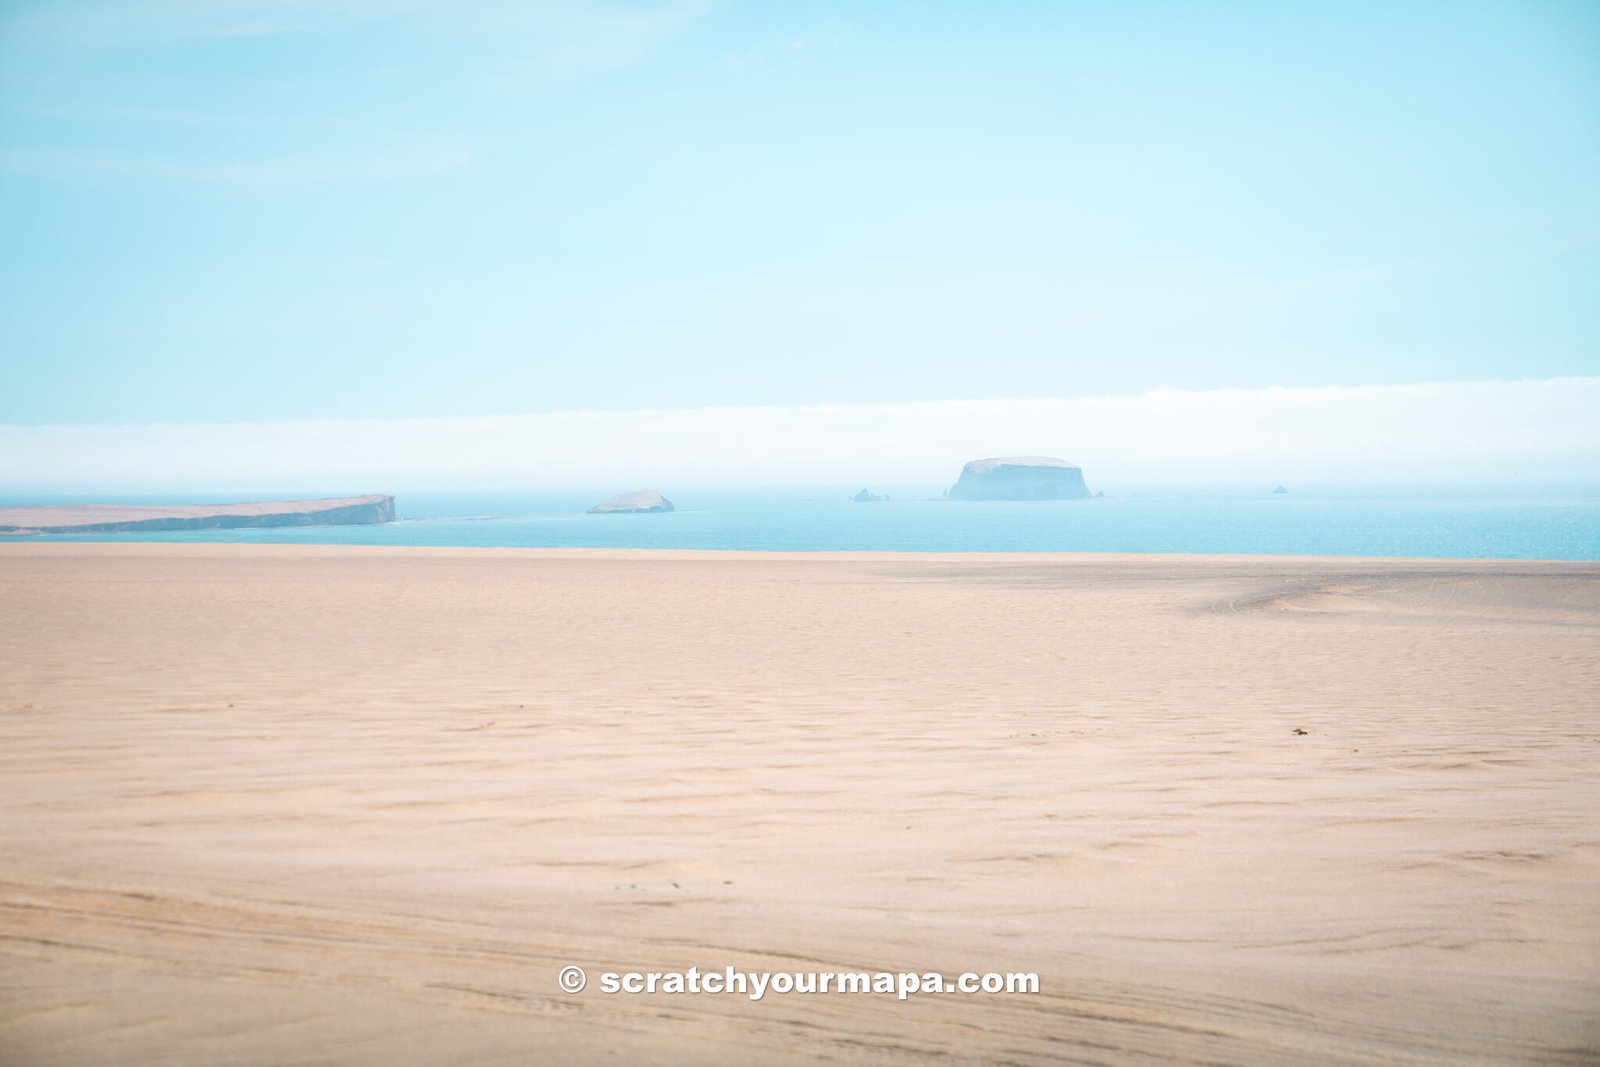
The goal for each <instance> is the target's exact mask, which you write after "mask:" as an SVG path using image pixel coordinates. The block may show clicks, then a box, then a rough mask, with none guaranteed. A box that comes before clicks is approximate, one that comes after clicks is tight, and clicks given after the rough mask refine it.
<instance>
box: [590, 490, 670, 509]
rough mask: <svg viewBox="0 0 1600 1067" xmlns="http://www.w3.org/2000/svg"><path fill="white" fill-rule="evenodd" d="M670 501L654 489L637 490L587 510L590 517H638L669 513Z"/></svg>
mask: <svg viewBox="0 0 1600 1067" xmlns="http://www.w3.org/2000/svg"><path fill="white" fill-rule="evenodd" d="M671 510H672V501H670V500H668V499H667V498H666V497H664V496H662V495H661V494H660V493H658V492H656V491H655V490H654V489H637V490H635V491H634V492H631V493H622V494H620V495H618V496H614V497H612V498H611V499H610V500H607V501H604V502H602V503H599V504H596V505H595V506H594V507H592V508H590V509H589V514H591V515H639V514H649V513H651V512H660V511H671Z"/></svg>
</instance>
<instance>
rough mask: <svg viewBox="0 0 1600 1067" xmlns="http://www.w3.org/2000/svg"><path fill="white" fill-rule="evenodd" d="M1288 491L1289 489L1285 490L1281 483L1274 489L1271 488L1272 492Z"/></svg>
mask: <svg viewBox="0 0 1600 1067" xmlns="http://www.w3.org/2000/svg"><path fill="white" fill-rule="evenodd" d="M1288 491H1289V490H1287V489H1285V488H1284V487H1283V486H1281V485H1280V486H1278V488H1276V489H1274V490H1273V492H1274V493H1287V492H1288Z"/></svg>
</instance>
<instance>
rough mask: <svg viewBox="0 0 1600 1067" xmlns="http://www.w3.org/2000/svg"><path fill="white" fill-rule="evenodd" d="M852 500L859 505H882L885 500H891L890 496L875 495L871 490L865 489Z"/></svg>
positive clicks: (884, 494)
mask: <svg viewBox="0 0 1600 1067" xmlns="http://www.w3.org/2000/svg"><path fill="white" fill-rule="evenodd" d="M850 499H851V500H853V501H855V502H856V503H857V504H881V503H883V502H884V501H885V500H888V499H889V494H888V493H874V492H873V491H872V490H870V489H863V490H861V492H859V493H857V494H856V495H855V496H853V497H851V498H850Z"/></svg>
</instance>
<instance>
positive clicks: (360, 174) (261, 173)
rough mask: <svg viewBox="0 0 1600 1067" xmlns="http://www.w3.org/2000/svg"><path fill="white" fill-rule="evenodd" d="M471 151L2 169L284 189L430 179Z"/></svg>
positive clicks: (26, 158) (36, 154) (75, 162)
mask: <svg viewBox="0 0 1600 1067" xmlns="http://www.w3.org/2000/svg"><path fill="white" fill-rule="evenodd" d="M472 155H473V149H472V148H471V147H470V146H468V145H465V144H437V145H423V146H418V147H411V148H401V149H390V150H383V151H374V152H368V153H366V154H362V155H342V156H335V157H324V158H302V159H236V160H225V161H211V162H199V163H191V162H179V161H172V160H164V159H158V158H152V157H145V156H130V155H113V154H106V153H100V152H57V151H25V150H19V151H0V171H11V172H13V173H21V174H33V175H37V176H41V177H47V178H80V179H82V178H97V177H113V178H149V179H159V180H171V181H184V182H204V183H223V184H228V185H243V186H261V187H269V188H280V187H283V186H295V185H323V184H334V183H346V182H370V181H389V180H395V179H400V178H423V177H431V176H433V175H436V174H443V173H445V172H446V171H450V170H454V169H456V168H457V167H460V166H462V165H463V164H465V163H467V162H468V161H469V160H470V159H471V158H472Z"/></svg>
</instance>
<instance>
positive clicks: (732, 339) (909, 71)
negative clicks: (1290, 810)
mask: <svg viewBox="0 0 1600 1067" xmlns="http://www.w3.org/2000/svg"><path fill="white" fill-rule="evenodd" d="M1596 174H1600V4H1595V3H1592V2H1588V0H1570V2H1562V0H1505V2H1497V3H1475V2H1470V0H1465V2H1463V0H1452V2H1448V3H1444V2H1441V3H1433V2H1423V0H1419V2H1412V3H1393V2H1383V3H1361V2H1343V3H1332V2H1330V3H1304V4H1281V3H1241V2H1227V0H1219V2H1217V3H1211V4H1189V3H1161V2H1144V0H1129V2H1126V3H1114V4H1113V3H1072V2H1065V0H1064V2H1052V3H1023V2H1013V3H995V4H956V3H925V2H919V3H894V2H883V3H872V4H860V3H855V4H845V3H828V2H813V3H788V4H784V3H755V2H749V0H746V2H737V0H723V2H715V0H703V2H702V0H689V2H677V0H670V2H665V3H651V2H641V3H615V4H597V3H590V2H587V0H566V2H547V3H545V2H537V0H535V2H510V0H461V2H430V0H382V2H378V0H49V2H45V0H6V2H5V3H4V4H0V235H3V238H0V239H3V242H4V247H5V254H4V255H3V256H0V426H4V427H11V428H13V429H15V430H16V431H17V432H18V433H20V432H21V431H22V430H29V428H32V430H30V432H33V431H36V430H38V428H40V427H50V426H65V427H96V426H102V427H103V426H130V425H138V426H147V427H151V426H154V427H163V426H165V427H181V426H184V425H190V426H200V425H203V426H211V427H218V426H232V425H238V426H244V427H248V426H271V425H277V424H287V423H294V424H296V425H305V424H308V423H311V422H315V421H318V420H323V421H326V420H336V421H339V420H342V421H344V422H352V423H359V424H361V425H366V426H369V427H370V426H372V425H374V424H375V423H378V422H384V421H391V422H393V421H399V422H405V421H406V420H411V421H410V422H408V423H407V425H415V424H416V420H430V419H433V420H439V419H444V420H450V419H473V418H476V419H480V420H481V419H505V418H520V417H532V416H548V415H552V414H557V413H572V412H588V413H596V412H600V413H604V412H610V413H612V416H611V418H612V423H613V424H614V425H619V426H620V425H626V424H628V423H629V422H630V420H631V421H632V422H637V421H638V419H639V416H638V414H637V413H639V412H680V413H686V414H684V415H682V416H681V417H682V418H683V419H686V420H687V422H686V423H685V425H692V424H694V421H695V419H696V417H697V416H696V415H694V413H695V412H704V411H706V410H714V411H719V412H727V411H730V410H738V411H743V412H745V413H746V415H749V413H752V412H759V411H762V410H771V409H774V408H780V409H783V410H796V411H799V410H814V409H816V408H817V407H818V406H827V405H844V406H846V407H848V408H850V409H851V410H860V411H867V412H878V413H879V414H881V413H882V412H883V411H885V410H897V411H898V410H901V409H902V407H903V406H905V405H925V406H926V405H931V406H927V407H924V408H921V409H919V410H924V411H943V412H945V413H946V415H947V416H948V417H950V418H952V419H954V418H958V417H961V416H960V413H961V412H964V411H967V410H968V409H966V408H962V407H961V406H960V405H961V404H964V403H972V402H980V401H981V402H994V403H1001V402H1014V403H1013V406H1012V407H1011V408H1009V409H1004V408H1001V409H995V410H1009V411H1011V412H1012V414H1013V415H1015V416H1016V419H1018V420H1020V419H1023V418H1024V416H1027V417H1031V416H1028V415H1027V413H1028V412H1032V411H1036V410H1037V406H1036V405H1035V407H1032V408H1030V407H1028V404H1032V403H1035V402H1039V401H1052V402H1068V401H1071V402H1075V403H1076V402H1085V403H1087V402H1089V401H1092V400H1095V398H1099V400H1098V402H1100V403H1103V404H1112V405H1113V406H1114V405H1115V404H1116V403H1119V402H1122V403H1125V404H1128V405H1132V406H1129V407H1128V408H1127V410H1128V411H1130V412H1138V411H1148V410H1149V409H1148V407H1147V406H1145V407H1141V406H1139V403H1140V398H1147V397H1149V396H1151V395H1172V394H1171V393H1167V394H1163V393H1161V392H1160V391H1162V390H1166V391H1175V392H1176V393H1177V394H1182V395H1191V394H1192V395H1195V396H1203V397H1213V398H1214V397H1216V396H1218V395H1223V394H1227V391H1229V390H1233V391H1243V393H1240V394H1237V395H1248V396H1252V397H1255V398H1257V400H1258V401H1259V402H1260V403H1261V404H1262V405H1266V406H1264V407H1262V408H1260V409H1259V410H1258V411H1256V412H1255V414H1254V415H1252V416H1250V418H1247V419H1245V420H1244V421H1245V422H1249V421H1250V419H1252V418H1253V419H1255V420H1256V421H1257V422H1265V423H1270V422H1272V420H1273V419H1277V418H1279V417H1280V415H1281V412H1282V411H1284V410H1289V409H1287V408H1284V406H1283V405H1284V396H1285V394H1284V393H1283V392H1282V390H1284V389H1290V390H1294V389H1318V388H1319V389H1332V390H1333V391H1332V392H1329V393H1327V394H1326V396H1327V397H1328V398H1330V399H1337V398H1339V397H1342V396H1346V394H1344V393H1341V392H1339V390H1341V389H1350V388H1367V389H1371V388H1383V387H1409V386H1412V385H1414V384H1416V383H1433V384H1450V383H1493V382H1501V383H1519V382H1530V381H1532V382H1539V381H1544V382H1546V383H1547V384H1546V386H1545V387H1544V388H1542V389H1541V390H1535V392H1537V393H1538V395H1539V396H1541V397H1544V398H1546V399H1547V400H1549V402H1550V403H1551V404H1553V405H1554V409H1552V410H1551V411H1546V410H1545V409H1539V410H1538V411H1536V412H1534V413H1532V414H1531V415H1530V416H1529V417H1530V418H1532V419H1533V423H1534V425H1533V426H1532V427H1530V429H1529V432H1537V430H1538V427H1539V424H1540V423H1541V422H1549V423H1551V425H1564V424H1562V423H1560V419H1561V418H1563V417H1564V416H1563V415H1562V412H1566V411H1567V410H1568V409H1569V408H1570V407H1571V403H1572V402H1587V403H1589V404H1591V405H1593V402H1594V401H1593V396H1592V392H1590V391H1587V390H1585V389H1577V390H1576V391H1575V392H1572V391H1571V387H1569V386H1562V385H1560V384H1559V383H1560V382H1562V381H1570V380H1574V379H1588V378H1592V377H1593V376H1595V375H1597V374H1600V312H1597V310H1596V309H1597V307H1600V300H1597V294H1600V181H1596V180H1595V175H1596ZM1552 383H1554V384H1552ZM1482 388H1491V387H1490V386H1483V387H1482ZM1505 388H1510V389H1515V388H1516V387H1515V386H1505ZM1564 390H1565V391H1564ZM1480 392H1481V390H1480ZM1228 395H1234V394H1228ZM1360 395H1363V396H1368V397H1369V398H1370V397H1372V396H1376V395H1377V394H1360ZM1388 395H1390V396H1391V397H1411V398H1412V399H1413V401H1414V402H1415V403H1418V404H1422V403H1424V402H1425V398H1426V397H1428V396H1431V395H1433V394H1429V393H1427V392H1426V390H1424V391H1422V392H1420V393H1419V392H1416V391H1412V392H1409V393H1408V392H1406V391H1405V389H1403V388H1402V389H1400V390H1399V391H1398V392H1393V393H1391V394H1388ZM1451 395H1454V394H1451ZM1460 395H1461V396H1465V395H1466V394H1460ZM1472 395H1474V396H1478V395H1480V394H1479V393H1474V394H1472ZM1117 398H1121V400H1120V401H1119V400H1118V399H1117ZM1574 398H1576V399H1574ZM1506 399H1507V401H1508V402H1512V401H1514V402H1515V403H1517V404H1521V403H1522V402H1523V400H1525V399H1526V397H1524V396H1522V394H1516V395H1515V396H1513V395H1512V394H1509V393H1508V394H1507V395H1506ZM1374 402H1376V401H1374ZM1463 402H1464V401H1463ZM1474 402H1475V403H1476V401H1474ZM1206 403H1210V401H1206ZM939 405H944V406H943V407H940V406H939ZM951 405H954V406H951ZM886 406H887V407H886ZM1291 407H1292V405H1291ZM1269 409H1270V411H1269ZM1075 410H1076V409H1075ZM1517 410H1519V411H1520V410H1524V409H1522V408H1520V407H1519V408H1517ZM1274 412H1276V413H1277V414H1273V413H1274ZM1413 414H1418V415H1420V414H1421V409H1418V411H1417V412H1414V413H1413ZM1582 415H1583V417H1588V416H1589V415H1594V416H1596V417H1597V418H1596V423H1597V424H1600V408H1595V407H1593V406H1591V407H1590V408H1588V409H1585V410H1584V411H1583V412H1582ZM717 417H718V418H723V417H724V416H717ZM740 417H745V416H740ZM1151 417H1152V418H1154V416H1151ZM1445 422H1446V423H1448V424H1449V425H1456V426H1461V425H1465V424H1464V423H1462V422H1461V421H1460V420H1459V419H1458V420H1456V421H1455V422H1450V420H1449V419H1448V418H1447V419H1446V420H1445ZM1006 423H1007V420H1006V419H1001V425H1005V424H1006ZM1016 424H1017V425H1019V426H1020V425H1023V423H1022V422H1017V423H1016ZM463 425H464V424H463ZM477 425H479V426H480V427H488V426H491V425H494V424H492V423H489V422H480V423H479V424H477ZM718 425H721V424H720V423H719V424H718ZM1152 425H1154V424H1152ZM1222 429H1224V428H1221V427H1213V431H1212V432H1213V433H1217V432H1222ZM163 432H164V431H163ZM219 432H220V431H219ZM241 432H243V431H241ZM908 432H910V431H909V430H908ZM963 432H964V431H963ZM1229 432H1232V431H1229ZM1564 432H1565V431H1556V430H1552V431H1551V433H1550V435H1548V439H1547V440H1546V441H1545V442H1544V443H1543V444H1541V445H1539V446H1538V449H1542V450H1543V451H1538V449H1536V450H1535V451H1536V452H1537V454H1539V455H1554V456H1557V457H1558V458H1559V457H1563V456H1564V457H1566V458H1567V459H1568V460H1575V459H1576V458H1577V457H1578V453H1575V452H1573V451H1572V450H1571V446H1570V442H1569V443H1568V444H1564V445H1560V447H1559V448H1558V447H1557V442H1558V441H1565V440H1566V438H1563V437H1561V436H1560V434H1561V433H1564ZM152 433H154V431H152ZM90 436H91V437H92V436H93V434H91V435H90ZM159 436H160V435H159V433H155V434H154V436H152V434H150V433H147V434H146V438H148V439H151V440H153V439H155V437H159ZM1012 436H1014V437H1017V438H1023V439H1027V440H1029V441H1032V440H1033V437H1034V436H1035V435H1034V434H1033V433H1032V432H1031V430H1029V431H1027V432H1018V433H1016V434H1014V435H1012ZM1062 436H1063V438H1064V439H1063V440H1062V441H1061V442H1060V443H1059V444H1057V445H1056V446H1055V447H1054V448H1051V449H1049V450H1048V451H1050V452H1054V453H1059V452H1062V451H1080V452H1081V451H1084V450H1088V451H1090V452H1093V451H1095V450H1096V449H1097V448H1098V445H1097V444H1096V442H1095V441H1093V440H1090V439H1088V438H1087V437H1086V436H1085V434H1083V433H1080V432H1076V431H1075V432H1073V433H1071V434H1064V435H1062ZM1156 436H1159V435H1156ZM1302 436H1303V435H1302ZM1347 436H1348V433H1346V434H1340V433H1338V432H1335V431H1332V430H1330V436H1328V437H1327V438H1326V439H1324V440H1322V441H1321V443H1320V445H1316V444H1313V443H1311V442H1309V441H1307V442H1304V447H1305V448H1307V449H1311V450H1313V451H1315V449H1316V448H1319V447H1320V448H1321V449H1322V450H1323V454H1325V455H1328V456H1331V455H1334V454H1335V453H1336V450H1337V449H1338V448H1340V447H1341V446H1342V442H1343V438H1344V437H1347ZM1469 437H1470V434H1468V435H1467V436H1464V437H1463V438H1462V439H1461V440H1459V441H1456V442H1455V443H1454V447H1455V452H1452V453H1451V454H1452V455H1457V454H1459V455H1468V454H1471V449H1472V448H1473V447H1474V445H1473V444H1472V441H1471V440H1469V439H1468V438H1469ZM0 439H3V440H7V441H11V442H13V446H14V447H16V448H21V447H22V445H21V444H17V442H24V441H27V442H36V441H38V440H43V439H44V438H41V437H39V435H38V433H36V432H35V433H34V436H32V437H27V436H26V435H24V436H23V437H18V436H16V433H12V434H11V435H10V436H5V435H0ZM233 439H234V438H232V437H223V438H218V439H217V440H233ZM1246 440H1251V441H1257V442H1258V443H1259V442H1260V438H1259V435H1257V436H1256V437H1250V436H1249V435H1242V436H1238V437H1237V439H1236V440H1235V441H1234V442H1233V443H1234V444H1237V445H1239V447H1240V448H1241V449H1242V448H1243V447H1244V442H1246ZM1010 443H1011V442H1009V441H1008V442H1004V444H1006V445H1008V446H1009V445H1010ZM1039 443H1041V444H1049V443H1050V442H1048V441H1047V442H1039ZM1001 444H1002V443H1001V442H996V446H995V447H993V448H982V449H979V450H978V451H979V452H982V453H996V452H1004V451H1008V450H1010V449H1009V447H1000V445H1001ZM1269 446H1270V442H1269ZM32 447H33V446H32V445H29V446H28V448H32ZM1230 447H1231V446H1230ZM1174 448H1175V449H1177V448H1178V446H1177V445H1176V443H1174ZM1560 449H1566V451H1561V450H1560ZM1180 451H1181V450H1180ZM19 454H20V453H15V454H14V455H13V457H12V460H13V462H10V463H9V465H7V466H5V467H3V468H0V470H15V469H16V467H17V463H16V462H15V455H19ZM28 454H29V455H32V456H34V458H35V460H36V461H37V462H40V463H44V464H45V465H44V466H43V467H40V466H37V465H35V466H32V467H29V468H28V469H27V470H25V471H23V472H22V474H21V475H19V477H21V476H26V477H28V478H30V479H32V480H41V479H42V480H48V479H49V477H50V476H51V470H52V469H53V468H51V467H50V466H49V462H50V460H49V457H48V456H43V457H41V456H40V455H39V454H38V453H35V452H31V451H30V452H28ZM1530 454H1533V453H1530ZM1584 455H1588V453H1584ZM0 458H3V457H0ZM691 458H693V457H691ZM969 458H970V457H969ZM1068 458H1071V457H1068ZM1169 458H1181V457H1179V456H1177V454H1176V453H1174V455H1173V456H1169ZM699 459H700V460H702V461H704V462H705V463H707V464H711V467H714V466H715V464H714V462H713V461H712V460H711V459H710V458H709V457H706V456H703V455H702V456H699ZM99 461H100V462H101V463H102V465H107V464H113V461H114V457H113V456H112V455H111V454H109V453H106V454H102V455H101V456H100V460H99ZM91 466H92V464H91ZM711 467H707V469H708V470H710V469H711ZM108 469H109V468H108ZM774 470H776V468H774ZM61 471H62V472H63V473H62V477H63V478H65V477H66V474H65V473H64V472H65V471H66V468H65V467H63V468H61ZM761 473H762V472H761V471H752V472H750V476H751V477H756V476H758V475H760V474H761ZM767 473H772V472H771V471H768V472H767ZM5 476H6V475H4V474H3V473H0V477H5Z"/></svg>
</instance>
